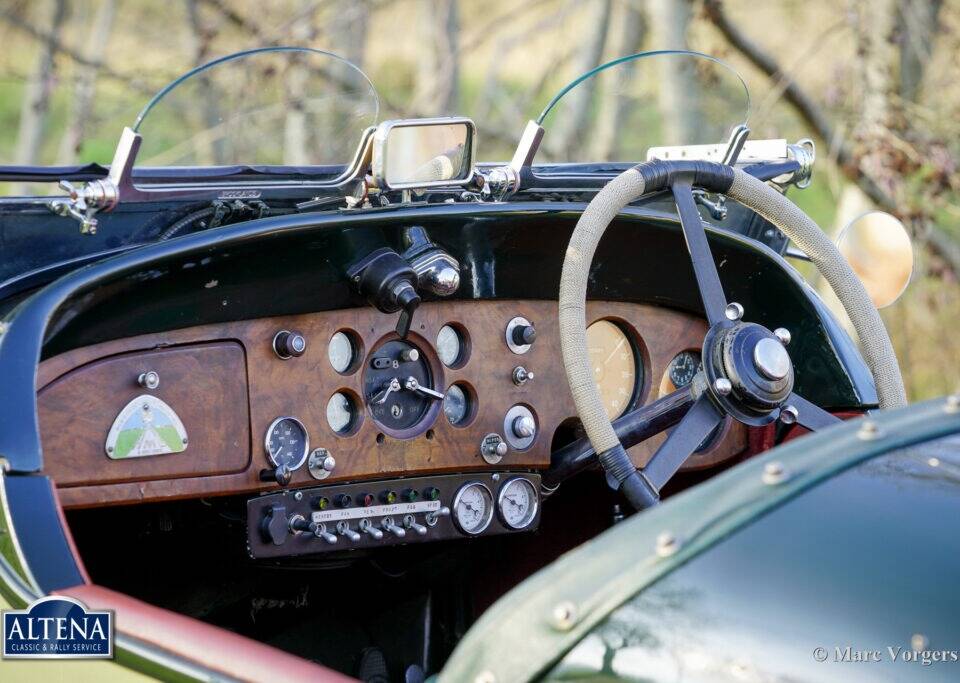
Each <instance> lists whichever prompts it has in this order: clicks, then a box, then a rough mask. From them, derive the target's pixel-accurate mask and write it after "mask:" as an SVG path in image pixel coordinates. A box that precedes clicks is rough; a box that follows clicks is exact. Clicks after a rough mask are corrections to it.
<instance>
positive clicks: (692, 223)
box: [671, 181, 727, 327]
mask: <svg viewBox="0 0 960 683" xmlns="http://www.w3.org/2000/svg"><path fill="white" fill-rule="evenodd" d="M671 189H672V191H673V200H674V202H676V205H677V213H678V215H679V216H680V227H681V228H682V229H683V238H684V239H685V240H686V242H687V251H689V252H690V261H691V263H692V264H693V274H694V276H695V277H696V279H697V288H698V289H699V290H700V299H701V300H702V301H703V310H704V312H705V313H706V316H707V322H709V323H710V326H711V327H713V326H714V325H716V324H717V323H719V322H721V321H722V320H723V319H724V316H725V314H724V311H725V309H726V307H727V299H726V295H725V294H724V293H723V286H722V285H721V284H720V275H719V273H717V264H716V263H714V260H713V254H712V253H711V251H710V244H709V242H707V233H706V231H705V230H704V229H703V222H702V221H701V219H700V211H699V210H698V209H697V203H696V201H694V199H693V187H692V186H691V185H690V183H689V182H686V181H677V182H674V184H673V187H672V188H671Z"/></svg>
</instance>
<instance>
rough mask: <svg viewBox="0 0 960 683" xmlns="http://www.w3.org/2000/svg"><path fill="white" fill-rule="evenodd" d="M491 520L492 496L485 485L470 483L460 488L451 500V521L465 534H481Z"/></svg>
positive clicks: (475, 482) (476, 482)
mask: <svg viewBox="0 0 960 683" xmlns="http://www.w3.org/2000/svg"><path fill="white" fill-rule="evenodd" d="M491 519H493V494H491V493H490V489H488V488H487V487H486V486H485V485H483V484H481V483H480V482H478V481H471V482H468V483H466V484H464V485H463V486H461V487H460V490H459V491H457V495H456V496H454V498H453V521H454V523H455V524H456V525H457V528H458V529H460V531H462V532H463V533H465V534H469V535H470V536H476V535H477V534H479V533H482V532H483V531H484V530H485V529H486V528H487V527H488V526H490V520H491Z"/></svg>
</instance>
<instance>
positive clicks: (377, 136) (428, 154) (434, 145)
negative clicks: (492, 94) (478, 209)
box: [372, 117, 477, 190]
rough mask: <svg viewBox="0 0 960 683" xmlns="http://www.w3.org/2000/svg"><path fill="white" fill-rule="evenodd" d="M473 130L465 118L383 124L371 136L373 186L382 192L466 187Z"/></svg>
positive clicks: (399, 121)
mask: <svg viewBox="0 0 960 683" xmlns="http://www.w3.org/2000/svg"><path fill="white" fill-rule="evenodd" d="M476 130H477V129H476V126H475V125H474V123H473V121H471V120H470V119H468V118H464V117H442V118H433V119H397V120H393V121H384V122H383V123H381V124H380V125H379V126H377V129H376V132H375V133H374V135H373V160H372V172H373V180H374V183H375V184H376V186H377V187H379V188H380V189H381V190H412V189H421V188H427V187H439V186H447V187H449V186H451V185H453V186H457V185H460V186H463V185H468V184H469V183H470V182H471V181H472V180H473V148H474V144H475V140H476V137H477V134H476Z"/></svg>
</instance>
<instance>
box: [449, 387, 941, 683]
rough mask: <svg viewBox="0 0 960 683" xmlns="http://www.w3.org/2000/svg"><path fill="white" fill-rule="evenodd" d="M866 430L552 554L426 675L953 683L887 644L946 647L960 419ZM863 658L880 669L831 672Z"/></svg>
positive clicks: (860, 665) (902, 413)
mask: <svg viewBox="0 0 960 683" xmlns="http://www.w3.org/2000/svg"><path fill="white" fill-rule="evenodd" d="M870 419H871V420H875V423H876V424H878V425H879V431H878V432H876V433H869V432H864V431H862V430H863V426H862V423H863V422H864V420H863V419H861V420H856V421H852V422H848V423H845V424H842V425H840V426H838V427H835V428H832V429H829V430H825V431H823V432H819V433H817V434H815V435H811V436H807V437H804V438H801V439H797V440H795V441H793V442H791V443H789V444H787V445H784V446H781V447H780V448H777V449H774V450H771V451H769V452H768V453H766V454H765V455H764V456H762V457H758V458H754V459H751V460H750V461H748V462H746V463H743V464H742V465H740V466H738V467H736V468H734V469H732V470H730V471H728V472H726V473H724V474H722V475H720V476H717V477H715V478H713V479H711V480H710V481H708V482H706V483H703V484H700V485H699V486H697V487H696V488H694V489H691V490H689V491H687V492H684V493H682V494H679V495H677V496H675V497H674V498H672V499H670V500H669V501H668V502H666V503H664V504H663V505H661V506H660V507H659V508H655V509H653V510H650V511H647V512H644V513H643V514H640V515H636V516H634V517H632V518H631V519H630V520H628V521H626V522H624V523H621V524H618V525H617V526H615V527H613V528H612V529H611V530H610V531H608V532H606V533H605V534H603V535H601V536H599V537H597V538H596V539H594V540H593V541H590V542H589V543H586V544H584V545H582V546H580V547H578V548H577V549H576V550H574V551H572V552H570V553H568V554H567V555H565V556H564V557H562V558H561V559H560V560H559V561H557V562H555V563H554V564H553V565H551V566H550V567H548V568H547V569H546V570H544V571H542V572H540V573H539V574H537V575H535V576H534V577H532V578H531V579H529V580H527V581H526V582H524V583H523V584H521V585H520V586H518V587H517V588H515V589H514V590H513V591H511V592H510V593H508V594H507V595H506V596H504V597H503V598H502V599H501V600H500V601H499V602H498V603H497V604H496V605H494V607H492V608H491V609H490V610H488V611H487V612H486V613H485V614H484V615H483V617H482V618H481V619H480V620H479V621H478V622H477V624H476V625H475V626H474V627H473V629H472V630H471V631H470V632H469V633H468V634H467V636H466V637H465V638H464V639H463V641H461V643H460V645H459V647H458V648H457V650H456V651H455V652H454V654H453V656H452V657H451V659H450V661H449V662H448V664H447V666H446V668H445V669H444V671H443V672H442V674H441V676H440V681H441V682H447V681H451V682H452V681H466V680H475V679H476V680H490V681H496V682H497V683H502V682H503V681H527V680H534V679H540V678H544V677H546V678H547V679H552V680H596V681H602V680H613V679H617V680H620V679H627V680H649V681H675V680H709V681H714V680H716V681H727V680H730V681H735V680H761V681H767V680H775V681H781V680H782V681H803V680H817V681H819V680H905V679H914V678H919V677H921V676H922V677H923V678H924V680H927V679H929V680H957V676H958V675H960V662H955V661H946V662H932V661H931V662H930V664H929V665H924V664H923V662H922V659H923V657H922V656H921V661H919V662H915V661H902V660H896V661H891V657H890V653H889V652H888V651H887V649H886V648H887V647H888V646H889V647H892V648H894V652H899V653H900V656H901V657H902V656H903V654H902V653H903V652H904V651H909V652H912V649H911V648H912V646H913V644H914V643H916V644H918V645H920V646H922V647H921V649H924V648H925V649H927V650H929V651H943V650H946V651H951V650H952V651H960V616H958V615H960V588H958V587H957V577H958V576H960V535H958V534H957V530H956V522H955V520H957V519H958V518H960V444H958V441H957V439H956V437H954V438H944V437H946V436H948V435H952V434H956V433H957V432H960V410H958V409H957V408H956V407H954V408H953V409H951V408H950V404H949V403H948V402H946V401H944V400H943V399H938V400H935V401H931V402H928V403H925V404H922V405H918V406H914V407H910V408H905V409H902V410H898V411H893V412H890V413H884V414H879V415H878V416H876V417H873V418H870ZM937 439H940V441H934V443H928V442H930V441H932V440H937ZM770 463H780V464H782V466H783V470H784V471H785V473H786V478H785V479H784V480H783V481H781V483H774V482H775V479H771V478H770V476H769V475H768V476H766V477H765V476H764V474H765V471H766V468H767V467H768V465H769V464H770ZM664 533H669V534H670V535H672V536H673V537H675V538H676V539H678V541H679V543H678V549H677V550H676V552H675V553H673V554H666V553H661V554H658V552H657V547H658V542H657V539H658V537H659V536H660V535H661V534H664ZM664 555H666V556H664ZM915 637H916V638H915ZM847 646H850V647H851V652H850V655H847V654H846V647H847ZM820 647H822V648H824V651H825V657H826V661H824V662H822V663H821V662H819V661H817V659H816V658H815V654H819V651H816V648H820ZM836 648H840V650H839V652H838V651H837V650H836ZM897 648H900V650H897ZM863 650H867V651H871V652H872V651H879V652H880V657H881V659H882V660H883V661H880V662H855V661H843V658H844V657H848V658H850V657H854V658H855V657H856V656H857V655H856V654H854V653H855V652H857V651H863ZM815 651H816V652H815ZM930 656H931V657H932V655H930ZM941 656H942V655H941ZM946 656H947V657H948V658H949V655H946ZM835 659H840V660H841V661H834V660H835ZM478 676H480V677H481V678H480V679H478V678H477V677H478ZM484 677H485V678H484Z"/></svg>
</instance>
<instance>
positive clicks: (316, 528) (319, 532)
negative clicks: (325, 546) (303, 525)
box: [310, 522, 340, 545]
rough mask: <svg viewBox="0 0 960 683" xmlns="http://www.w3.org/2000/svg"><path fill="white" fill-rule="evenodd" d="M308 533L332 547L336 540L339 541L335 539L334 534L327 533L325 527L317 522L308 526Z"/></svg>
mask: <svg viewBox="0 0 960 683" xmlns="http://www.w3.org/2000/svg"><path fill="white" fill-rule="evenodd" d="M310 531H312V532H313V535H314V536H316V537H317V538H319V539H322V540H324V541H326V542H327V543H329V544H330V545H334V544H335V543H336V542H337V541H338V540H340V539H338V538H337V537H336V535H335V534H331V533H330V532H329V531H327V527H326V525H325V524H318V523H317V522H313V523H312V524H310Z"/></svg>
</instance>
